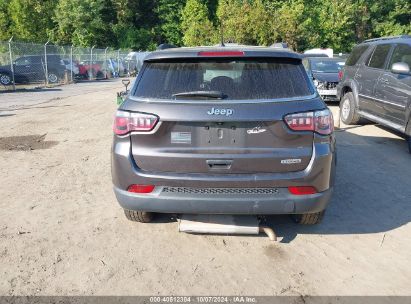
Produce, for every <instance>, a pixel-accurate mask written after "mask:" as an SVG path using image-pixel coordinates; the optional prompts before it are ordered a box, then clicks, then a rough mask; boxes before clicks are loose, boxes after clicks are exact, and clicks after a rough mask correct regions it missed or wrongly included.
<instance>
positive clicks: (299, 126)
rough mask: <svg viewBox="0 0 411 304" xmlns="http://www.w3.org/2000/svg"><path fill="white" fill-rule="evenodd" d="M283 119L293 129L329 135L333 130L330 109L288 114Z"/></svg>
mask: <svg viewBox="0 0 411 304" xmlns="http://www.w3.org/2000/svg"><path fill="white" fill-rule="evenodd" d="M284 121H285V122H286V124H287V125H288V127H289V128H290V129H291V130H293V131H313V132H316V133H318V134H321V135H329V134H331V133H332V132H333V131H334V120H333V115H332V113H331V111H330V110H328V109H326V110H321V111H315V112H303V113H295V114H289V115H287V116H285V117H284Z"/></svg>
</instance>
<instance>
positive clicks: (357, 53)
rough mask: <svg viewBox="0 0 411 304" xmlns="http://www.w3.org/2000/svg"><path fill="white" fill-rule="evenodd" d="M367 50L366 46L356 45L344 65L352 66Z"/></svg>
mask: <svg viewBox="0 0 411 304" xmlns="http://www.w3.org/2000/svg"><path fill="white" fill-rule="evenodd" d="M367 49H368V45H358V46H356V47H354V48H353V50H352V52H351V54H350V56H349V57H348V59H347V61H346V62H345V65H348V66H353V65H356V64H357V61H358V59H360V57H361V55H362V54H364V52H365V51H366V50H367Z"/></svg>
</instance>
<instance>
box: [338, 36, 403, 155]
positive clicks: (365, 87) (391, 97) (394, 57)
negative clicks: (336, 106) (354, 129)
mask: <svg viewBox="0 0 411 304" xmlns="http://www.w3.org/2000/svg"><path fill="white" fill-rule="evenodd" d="M410 67H411V36H408V35H403V36H397V37H385V38H378V39H370V40H366V41H364V42H363V43H361V44H359V45H357V46H356V47H354V49H353V50H352V52H351V55H350V57H349V58H348V59H347V61H346V63H345V67H344V68H343V70H342V73H341V81H340V83H339V85H338V86H337V96H338V97H339V98H340V100H341V101H340V108H341V120H342V121H343V122H344V123H345V124H359V123H360V119H361V117H364V118H366V119H369V120H371V121H374V122H377V123H379V124H381V125H384V126H387V127H389V128H392V129H394V130H397V131H399V132H401V133H403V134H405V137H406V139H407V143H408V148H409V151H410V153H411V70H410Z"/></svg>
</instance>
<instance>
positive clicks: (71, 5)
mask: <svg viewBox="0 0 411 304" xmlns="http://www.w3.org/2000/svg"><path fill="white" fill-rule="evenodd" d="M111 12H113V6H112V2H111V1H110V0H60V1H59V3H58V5H57V8H56V11H55V17H54V20H55V22H56V23H57V27H56V28H55V29H54V31H53V35H52V37H53V41H54V42H56V43H61V44H70V43H72V44H73V45H76V46H83V47H87V46H92V45H96V46H105V45H113V44H115V43H116V39H115V36H114V32H113V22H114V18H115V16H114V15H113V14H111Z"/></svg>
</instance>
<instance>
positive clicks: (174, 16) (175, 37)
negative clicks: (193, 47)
mask: <svg viewBox="0 0 411 304" xmlns="http://www.w3.org/2000/svg"><path fill="white" fill-rule="evenodd" d="M185 2H186V1H185V0H158V4H157V7H156V13H157V15H158V19H159V21H160V22H159V31H160V35H161V36H162V38H163V39H162V41H161V42H166V43H171V44H174V45H178V46H180V45H183V33H182V31H181V26H180V20H181V14H182V10H183V8H184V6H185Z"/></svg>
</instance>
